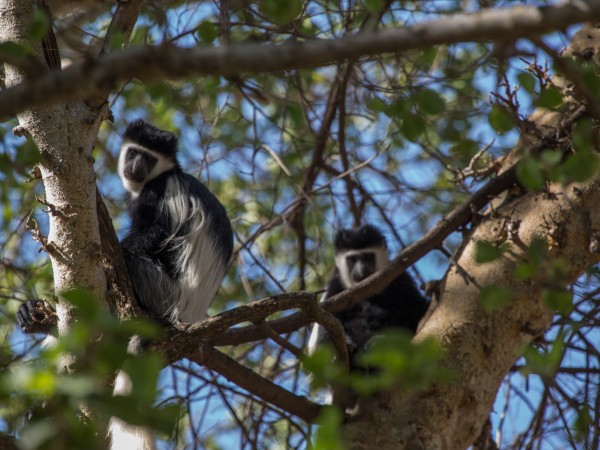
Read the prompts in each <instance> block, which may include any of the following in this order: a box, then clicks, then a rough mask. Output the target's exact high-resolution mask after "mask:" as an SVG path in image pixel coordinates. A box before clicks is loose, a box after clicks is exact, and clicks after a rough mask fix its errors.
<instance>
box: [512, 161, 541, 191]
mask: <svg viewBox="0 0 600 450" xmlns="http://www.w3.org/2000/svg"><path fill="white" fill-rule="evenodd" d="M517 179H518V180H519V183H521V185H523V187H525V188H526V189H529V190H532V191H535V190H537V189H541V188H542V187H544V183H545V181H546V180H545V178H544V174H543V171H542V165H541V164H540V162H539V161H537V160H535V159H533V158H532V157H531V156H529V155H526V156H524V157H523V158H521V160H520V161H519V163H518V164H517Z"/></svg>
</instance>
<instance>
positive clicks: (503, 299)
mask: <svg viewBox="0 0 600 450" xmlns="http://www.w3.org/2000/svg"><path fill="white" fill-rule="evenodd" d="M511 297H512V291H511V290H510V289H508V288H505V287H504V286H497V285H494V284H490V285H488V286H484V287H482V288H481V292H480V298H481V303H482V304H483V307H484V308H485V309H486V310H488V311H496V310H498V309H501V308H502V307H504V306H505V305H506V304H507V303H508V301H509V300H510V299H511Z"/></svg>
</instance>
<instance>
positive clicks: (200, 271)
mask: <svg viewBox="0 0 600 450" xmlns="http://www.w3.org/2000/svg"><path fill="white" fill-rule="evenodd" d="M164 205H165V206H166V208H168V209H169V213H170V214H171V216H172V217H174V221H173V223H174V224H176V228H175V229H173V230H171V231H172V235H171V237H169V238H168V239H167V241H166V242H165V244H167V243H172V244H174V245H175V248H177V249H178V250H179V252H178V258H177V261H176V270H177V273H179V274H180V278H179V288H180V290H179V298H178V300H177V302H176V303H175V305H174V306H173V311H172V312H171V317H172V318H173V319H175V320H178V321H180V322H185V323H195V322H199V321H201V320H204V319H205V318H206V311H207V310H208V307H209V306H210V304H211V302H212V300H213V298H214V297H215V294H216V293H217V289H218V288H219V285H220V284H221V280H222V279H223V276H225V272H226V271H227V266H226V264H225V263H224V262H223V263H221V260H222V256H221V255H220V253H219V251H218V249H217V247H216V245H215V241H214V239H213V238H212V237H211V236H209V234H208V233H209V222H208V219H207V215H206V214H205V212H204V205H203V204H202V203H201V202H200V201H199V200H198V199H197V198H196V197H193V196H190V195H189V193H188V192H187V189H186V186H185V185H184V184H183V183H181V182H179V179H178V178H175V177H173V178H170V179H169V180H168V181H167V192H166V199H165V203H164ZM188 220H190V221H191V223H190V225H189V227H190V229H189V231H188V233H187V234H186V235H184V236H180V237H176V236H175V235H176V233H177V232H178V231H179V228H180V227H181V226H182V225H183V224H184V223H185V222H186V221H188Z"/></svg>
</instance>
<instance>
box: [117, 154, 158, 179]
mask: <svg viewBox="0 0 600 450" xmlns="http://www.w3.org/2000/svg"><path fill="white" fill-rule="evenodd" d="M157 161H158V158H156V157H154V156H152V155H151V154H149V153H147V152H144V151H141V150H140V149H138V148H136V147H133V146H132V147H128V148H127V151H126V153H125V165H124V167H123V176H124V177H125V179H127V180H129V181H132V182H134V183H143V182H144V181H145V180H146V177H147V176H148V174H149V173H150V172H152V169H153V168H154V166H155V165H156V162H157Z"/></svg>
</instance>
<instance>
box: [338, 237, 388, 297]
mask: <svg viewBox="0 0 600 450" xmlns="http://www.w3.org/2000/svg"><path fill="white" fill-rule="evenodd" d="M387 258H388V253H387V248H386V247H385V246H372V247H366V248H362V249H345V250H343V249H336V254H335V265H336V267H337V269H338V272H339V275H340V279H341V281H342V284H343V286H344V288H346V289H347V288H350V287H352V286H354V285H355V284H357V283H359V282H361V281H362V280H364V279H365V278H367V277H368V276H370V275H372V274H374V273H375V272H377V271H378V270H380V269H381V268H383V267H384V266H385V265H386V264H387Z"/></svg>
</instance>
